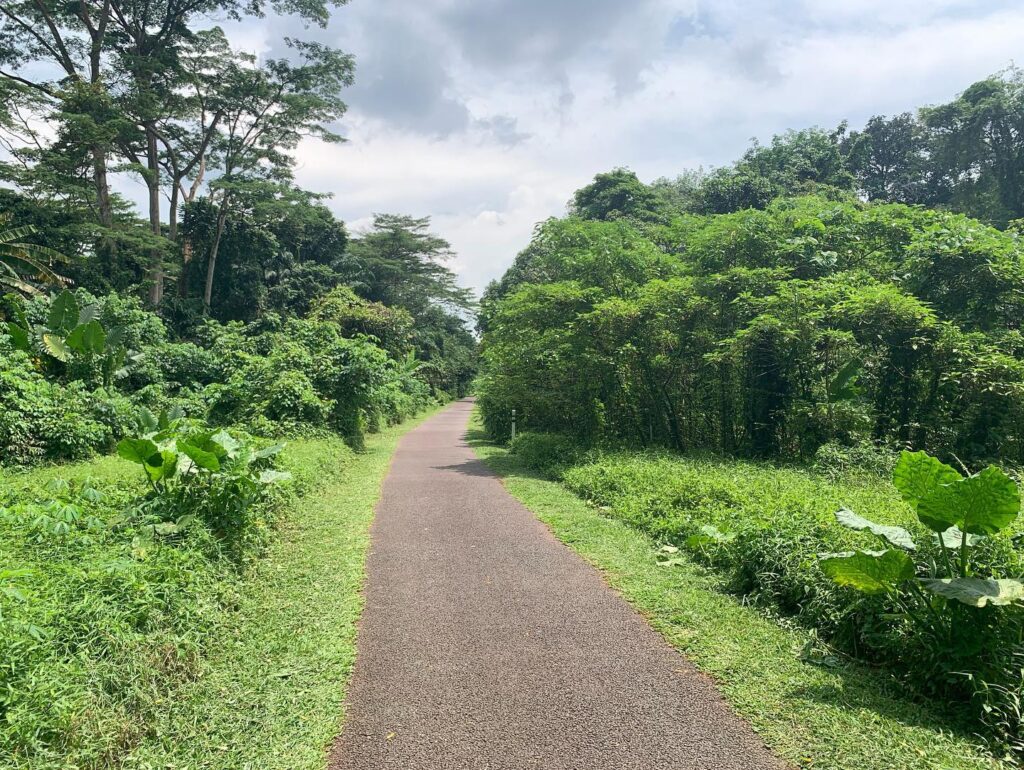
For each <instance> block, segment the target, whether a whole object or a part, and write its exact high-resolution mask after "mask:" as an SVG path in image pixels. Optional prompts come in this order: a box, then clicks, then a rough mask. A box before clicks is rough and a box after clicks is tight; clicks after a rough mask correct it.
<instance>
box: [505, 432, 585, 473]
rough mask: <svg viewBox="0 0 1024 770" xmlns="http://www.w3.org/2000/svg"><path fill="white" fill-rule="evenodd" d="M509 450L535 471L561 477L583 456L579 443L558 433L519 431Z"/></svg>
mask: <svg viewBox="0 0 1024 770" xmlns="http://www.w3.org/2000/svg"><path fill="white" fill-rule="evenodd" d="M509 450H510V451H511V452H512V453H513V454H515V455H517V456H518V457H519V458H520V459H521V460H522V461H523V462H524V463H525V464H526V465H527V466H528V467H530V468H532V469H533V470H535V471H540V472H541V473H543V474H545V475H547V476H549V477H551V478H554V479H560V478H561V477H562V474H563V473H564V472H565V471H566V470H567V469H568V468H569V467H571V466H572V465H574V464H575V463H576V462H577V461H578V460H579V459H580V457H581V454H582V452H581V450H580V447H579V444H577V443H576V442H575V441H573V440H572V439H570V438H569V437H567V436H561V435H559V434H557V433H536V432H532V431H528V432H525V433H519V434H517V435H516V437H515V438H514V439H513V440H512V441H511V442H510V443H509Z"/></svg>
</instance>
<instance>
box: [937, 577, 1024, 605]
mask: <svg viewBox="0 0 1024 770" xmlns="http://www.w3.org/2000/svg"><path fill="white" fill-rule="evenodd" d="M921 583H922V585H924V587H925V588H927V589H928V590H929V591H931V592H932V593H934V594H938V595H939V596H943V597H945V598H946V599H953V600H956V601H958V602H961V603H962V604H967V605H970V606H971V607H984V606H986V605H988V604H991V605H994V606H1004V605H1007V604H1013V603H1015V602H1020V601H1024V583H1021V582H1020V581H1019V580H991V579H987V578H975V577H960V578H943V579H938V580H933V579H925V580H922V581H921Z"/></svg>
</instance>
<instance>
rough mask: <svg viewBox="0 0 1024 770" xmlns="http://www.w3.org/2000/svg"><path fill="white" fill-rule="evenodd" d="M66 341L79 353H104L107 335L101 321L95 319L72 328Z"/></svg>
mask: <svg viewBox="0 0 1024 770" xmlns="http://www.w3.org/2000/svg"><path fill="white" fill-rule="evenodd" d="M65 342H66V343H67V346H68V347H69V348H71V349H72V350H77V351H78V352H79V353H102V352H103V347H104V345H106V342H107V335H106V332H104V331H103V326H102V325H101V324H100V322H99V321H96V320H93V321H89V322H87V323H84V324H79V325H78V326H76V327H75V328H74V329H72V331H71V334H69V335H68V338H67V339H66V340H65Z"/></svg>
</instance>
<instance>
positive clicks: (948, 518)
mask: <svg viewBox="0 0 1024 770" xmlns="http://www.w3.org/2000/svg"><path fill="white" fill-rule="evenodd" d="M1018 513H1020V491H1019V490H1018V489H1017V484H1016V483H1015V482H1014V481H1013V479H1011V478H1010V477H1009V476H1007V475H1006V474H1005V473H1003V472H1002V471H1001V470H999V468H996V467H995V466H994V465H990V466H989V467H988V468H986V469H985V470H983V471H982V472H981V473H977V474H975V475H973V476H969V477H967V478H961V479H960V480H958V481H957V482H956V483H953V484H946V485H942V486H938V487H936V488H935V489H933V490H932V491H931V492H930V493H929V494H928V495H927V496H926V497H924V498H923V499H922V500H921V502H920V504H919V506H918V511H917V515H918V517H919V518H920V519H921V521H922V522H923V523H924V524H925V525H926V526H928V527H930V528H931V529H934V530H935V531H936V532H944V531H946V530H947V529H949V528H950V527H952V526H956V527H959V528H960V530H961V531H962V532H967V533H968V534H972V535H994V534H995V533H996V532H998V531H999V530H1001V529H1004V528H1006V527H1007V526H1009V525H1010V524H1012V523H1013V521H1014V519H1016V518H1017V514H1018Z"/></svg>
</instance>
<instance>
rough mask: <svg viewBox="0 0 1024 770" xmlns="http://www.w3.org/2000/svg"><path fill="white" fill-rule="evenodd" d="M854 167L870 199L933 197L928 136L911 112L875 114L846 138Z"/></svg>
mask: <svg viewBox="0 0 1024 770" xmlns="http://www.w3.org/2000/svg"><path fill="white" fill-rule="evenodd" d="M842 148H843V152H844V153H845V154H846V156H847V164H848V166H849V168H850V171H851V172H852V173H853V174H854V176H856V177H857V184H858V186H859V187H860V189H861V192H863V194H864V195H866V196H867V198H868V200H873V201H875V200H877V201H889V202H891V203H925V202H927V201H928V198H929V184H928V177H929V174H928V171H929V168H928V160H929V159H928V136H927V133H926V131H925V129H924V127H923V126H922V125H921V124H920V123H919V122H918V121H917V120H916V119H915V118H914V116H913V115H912V114H910V113H909V112H904V113H903V114H902V115H896V116H894V117H892V118H886V117H885V116H884V115H875V116H874V117H872V118H871V119H870V120H869V121H868V122H867V124H866V125H865V126H864V128H863V130H861V131H851V132H850V134H849V135H848V136H847V137H846V138H845V139H844V140H843V144H842Z"/></svg>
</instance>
